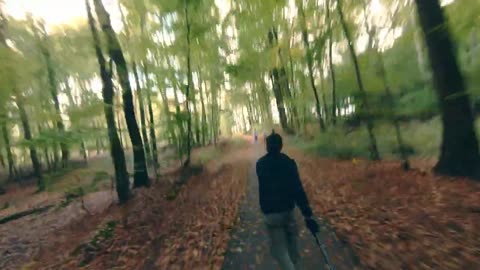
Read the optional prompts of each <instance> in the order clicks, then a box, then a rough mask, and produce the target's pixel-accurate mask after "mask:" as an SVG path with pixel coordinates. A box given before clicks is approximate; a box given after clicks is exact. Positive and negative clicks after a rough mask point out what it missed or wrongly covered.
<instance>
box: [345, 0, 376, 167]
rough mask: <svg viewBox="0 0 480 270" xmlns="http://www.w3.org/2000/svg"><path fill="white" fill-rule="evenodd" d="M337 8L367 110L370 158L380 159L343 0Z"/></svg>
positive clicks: (366, 120)
mask: <svg viewBox="0 0 480 270" xmlns="http://www.w3.org/2000/svg"><path fill="white" fill-rule="evenodd" d="M337 10H338V15H339V17H340V23H341V24H342V28H343V32H344V33H345V37H346V38H347V42H348V48H349V51H350V55H351V57H352V60H353V65H354V67H355V75H356V77H357V83H358V88H359V90H360V97H361V99H362V106H361V107H363V108H364V111H365V112H366V115H365V122H366V124H367V131H368V137H369V142H370V158H371V159H373V160H379V159H380V154H379V153H378V147H377V140H376V138H375V134H374V133H373V121H372V119H371V115H370V106H369V103H368V97H367V93H366V91H365V88H364V86H363V81H362V76H361V74H360V66H359V64H358V59H357V55H356V53H355V47H354V44H353V41H352V38H351V37H350V32H349V31H348V27H347V23H346V22H345V18H344V16H343V11H342V2H341V0H337Z"/></svg>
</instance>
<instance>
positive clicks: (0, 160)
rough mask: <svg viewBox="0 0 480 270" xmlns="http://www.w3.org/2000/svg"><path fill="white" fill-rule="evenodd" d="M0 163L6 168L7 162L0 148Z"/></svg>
mask: <svg viewBox="0 0 480 270" xmlns="http://www.w3.org/2000/svg"><path fill="white" fill-rule="evenodd" d="M0 164H1V165H2V168H3V169H6V168H7V164H6V163H5V156H3V152H2V151H1V150H0ZM9 178H10V177H9Z"/></svg>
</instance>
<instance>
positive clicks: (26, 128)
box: [15, 93, 45, 191]
mask: <svg viewBox="0 0 480 270" xmlns="http://www.w3.org/2000/svg"><path fill="white" fill-rule="evenodd" d="M15 98H16V102H17V107H18V112H19V114H20V122H21V123H22V127H23V137H24V139H25V141H27V142H28V143H29V146H28V147H29V149H30V159H31V160H32V166H33V171H34V173H35V176H36V177H37V187H38V190H39V191H43V190H45V181H44V179H43V175H42V165H41V163H40V161H39V159H38V154H37V149H35V146H34V145H33V144H31V143H30V142H31V140H32V132H31V131H30V123H29V121H28V116H27V112H26V111H25V106H24V102H23V97H21V96H20V94H19V93H16V94H15Z"/></svg>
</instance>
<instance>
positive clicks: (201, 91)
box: [198, 69, 208, 145]
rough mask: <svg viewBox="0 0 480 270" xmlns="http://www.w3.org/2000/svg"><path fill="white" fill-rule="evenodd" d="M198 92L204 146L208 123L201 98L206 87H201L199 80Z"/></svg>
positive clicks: (202, 98)
mask: <svg viewBox="0 0 480 270" xmlns="http://www.w3.org/2000/svg"><path fill="white" fill-rule="evenodd" d="M199 70H200V69H199ZM202 88H203V89H202ZM198 90H199V92H200V104H201V105H202V145H205V144H206V138H207V125H208V123H207V112H206V111H205V100H204V96H203V90H205V91H207V86H206V84H205V82H204V83H203V87H202V82H201V80H200V79H199V85H198Z"/></svg>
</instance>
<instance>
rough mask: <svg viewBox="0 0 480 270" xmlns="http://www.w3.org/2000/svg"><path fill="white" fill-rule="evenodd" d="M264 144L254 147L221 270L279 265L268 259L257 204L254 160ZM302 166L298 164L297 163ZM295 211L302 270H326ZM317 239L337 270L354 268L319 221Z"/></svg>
mask: <svg viewBox="0 0 480 270" xmlns="http://www.w3.org/2000/svg"><path fill="white" fill-rule="evenodd" d="M263 147H264V146H263V144H261V143H259V144H258V145H256V146H255V152H256V155H255V158H254V159H252V160H251V167H250V172H249V174H248V175H249V179H248V183H247V190H246V196H245V198H244V200H243V202H242V204H241V206H240V213H239V220H238V223H237V224H236V226H235V228H234V229H233V230H232V233H231V240H230V242H229V243H228V249H227V253H226V255H225V260H224V264H223V267H222V269H223V270H244V269H245V270H246V269H262V270H276V269H278V266H277V265H276V263H275V262H274V261H273V259H272V258H271V256H270V251H269V246H268V241H269V240H268V236H267V234H266V230H265V227H264V224H263V219H262V214H261V212H260V207H259V204H258V180H257V176H256V173H255V161H256V160H257V159H258V158H259V157H260V156H261V155H263V154H264V150H263ZM299 166H301V164H299ZM295 211H296V216H297V222H298V225H299V229H300V237H299V248H300V251H301V256H302V262H303V264H304V268H305V269H328V268H326V267H325V262H324V261H323V258H322V255H321V252H320V249H319V248H318V247H317V246H316V244H315V241H314V238H313V237H312V236H311V235H310V233H309V232H308V231H307V229H306V228H305V226H304V224H303V218H302V217H301V214H300V213H299V211H298V209H296V210H295ZM320 227H321V232H320V234H319V239H321V241H322V242H323V243H325V244H326V246H327V249H328V254H329V256H330V258H331V260H333V262H334V265H335V267H336V269H353V261H354V260H353V256H352V255H351V254H352V253H351V250H350V249H349V248H348V247H347V246H346V245H345V244H343V243H341V242H340V241H338V239H337V237H336V235H335V233H334V231H333V230H332V229H331V228H329V226H328V225H327V224H326V223H325V222H323V221H321V222H320Z"/></svg>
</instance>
